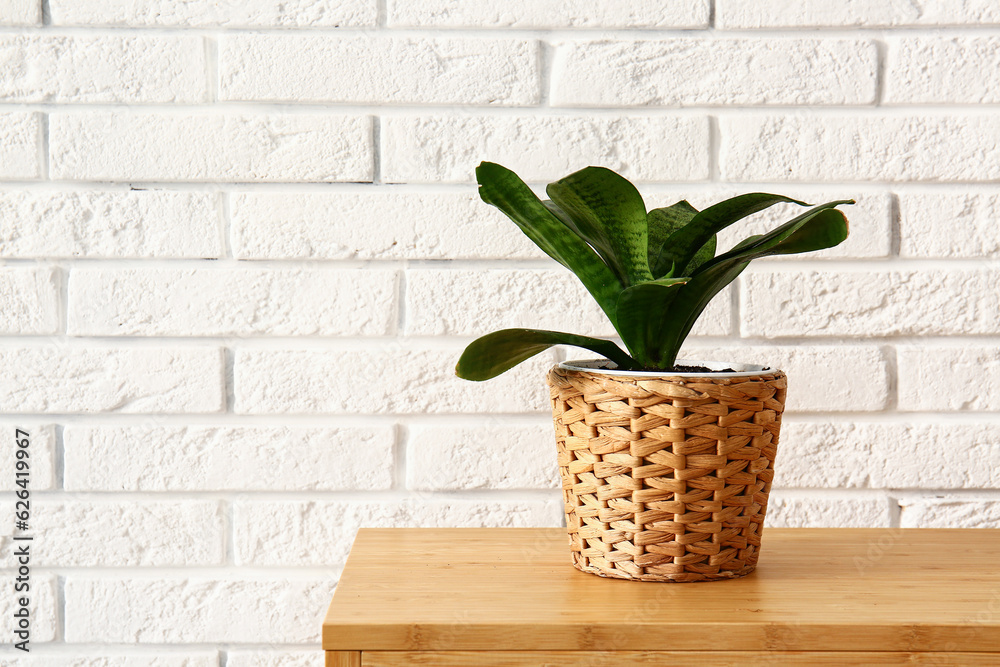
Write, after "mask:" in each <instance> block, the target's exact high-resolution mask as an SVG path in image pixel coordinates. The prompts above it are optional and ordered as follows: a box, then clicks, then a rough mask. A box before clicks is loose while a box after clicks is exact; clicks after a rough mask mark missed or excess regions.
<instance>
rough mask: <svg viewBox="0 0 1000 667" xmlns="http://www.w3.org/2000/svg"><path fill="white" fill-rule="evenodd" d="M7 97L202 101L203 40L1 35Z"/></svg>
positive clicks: (0, 84) (1, 77) (0, 78)
mask: <svg viewBox="0 0 1000 667" xmlns="http://www.w3.org/2000/svg"><path fill="white" fill-rule="evenodd" d="M0 60H2V61H3V62H4V68H3V69H2V70H0V97H2V98H3V99H4V101H5V102H47V103H59V102H63V103H91V102H103V103H109V102H110V103H118V102H122V103H127V104H136V103H165V102H173V103H179V104H192V103H198V102H204V101H206V100H207V95H208V80H207V78H208V77H207V74H206V72H207V70H206V67H207V64H206V62H205V40H204V39H203V38H201V37H194V36H181V37H173V36H165V35H157V36H155V37H147V36H134V35H130V36H124V37H123V36H117V35H113V36H98V37H91V36H79V35H62V36H55V37H50V36H40V35H39V34H37V33H34V34H21V35H2V36H0Z"/></svg>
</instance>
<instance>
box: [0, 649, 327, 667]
mask: <svg viewBox="0 0 1000 667" xmlns="http://www.w3.org/2000/svg"><path fill="white" fill-rule="evenodd" d="M59 648H60V647H59V645H58V644H56V645H53V646H52V647H51V649H50V650H47V649H49V647H41V648H39V647H35V646H32V647H31V654H30V657H26V656H18V655H11V654H10V653H4V654H2V655H3V657H4V660H5V662H4V664H5V665H6V666H7V667H66V666H67V665H72V667H218V664H219V654H218V651H205V650H202V651H192V650H186V651H183V652H180V651H176V650H171V651H169V652H166V651H164V652H161V653H159V654H157V653H149V652H136V651H131V652H129V651H122V650H121V649H101V648H96V649H95V648H80V647H79V646H73V647H72V650H71V652H68V653H67V652H64V651H60V650H59ZM157 650H159V649H157ZM314 653H315V652H314Z"/></svg>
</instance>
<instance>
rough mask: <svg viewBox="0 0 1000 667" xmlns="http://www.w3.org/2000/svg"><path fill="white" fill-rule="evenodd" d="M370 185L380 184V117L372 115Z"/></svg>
mask: <svg viewBox="0 0 1000 667" xmlns="http://www.w3.org/2000/svg"><path fill="white" fill-rule="evenodd" d="M372 185H379V186H380V185H382V117H381V116H379V115H374V116H372Z"/></svg>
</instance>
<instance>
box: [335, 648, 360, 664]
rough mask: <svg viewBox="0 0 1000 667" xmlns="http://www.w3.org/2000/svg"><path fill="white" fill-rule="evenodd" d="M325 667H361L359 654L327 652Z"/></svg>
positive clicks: (353, 652)
mask: <svg viewBox="0 0 1000 667" xmlns="http://www.w3.org/2000/svg"><path fill="white" fill-rule="evenodd" d="M326 667H361V652H360V651H327V652H326Z"/></svg>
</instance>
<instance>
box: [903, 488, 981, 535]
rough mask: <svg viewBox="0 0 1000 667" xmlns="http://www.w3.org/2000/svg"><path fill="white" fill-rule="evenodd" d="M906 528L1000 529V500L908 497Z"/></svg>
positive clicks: (904, 512) (904, 505)
mask: <svg viewBox="0 0 1000 667" xmlns="http://www.w3.org/2000/svg"><path fill="white" fill-rule="evenodd" d="M900 506H901V511H900V515H899V525H900V526H901V527H903V528H1000V502H998V501H996V500H989V499H980V498H956V497H947V496H945V497H934V498H904V499H902V500H901V501H900Z"/></svg>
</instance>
